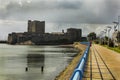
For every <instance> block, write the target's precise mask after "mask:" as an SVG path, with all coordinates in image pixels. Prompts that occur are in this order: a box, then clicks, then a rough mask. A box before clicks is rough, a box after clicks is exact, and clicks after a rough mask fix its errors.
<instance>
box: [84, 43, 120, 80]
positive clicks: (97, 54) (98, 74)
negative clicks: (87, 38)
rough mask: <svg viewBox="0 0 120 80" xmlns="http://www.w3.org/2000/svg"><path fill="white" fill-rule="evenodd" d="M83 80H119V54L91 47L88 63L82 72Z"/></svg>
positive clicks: (98, 46) (96, 46)
mask: <svg viewBox="0 0 120 80" xmlns="http://www.w3.org/2000/svg"><path fill="white" fill-rule="evenodd" d="M83 79H84V80H96V79H97V80H119V79H120V53H117V52H114V51H112V50H109V49H107V48H105V47H102V46H100V45H96V44H93V45H92V46H91V50H90V55H89V59H88V63H87V64H86V68H85V72H84V78H83Z"/></svg>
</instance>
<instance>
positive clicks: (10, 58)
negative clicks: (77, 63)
mask: <svg viewBox="0 0 120 80" xmlns="http://www.w3.org/2000/svg"><path fill="white" fill-rule="evenodd" d="M69 51H74V49H73V48H62V47H58V46H21V45H7V44H0V80H54V78H55V76H57V75H58V74H59V73H60V72H61V71H62V70H63V69H64V68H65V67H66V66H67V65H68V63H69V62H70V61H71V59H72V56H74V55H75V54H76V52H72V53H71V52H69Z"/></svg>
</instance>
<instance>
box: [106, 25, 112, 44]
mask: <svg viewBox="0 0 120 80" xmlns="http://www.w3.org/2000/svg"><path fill="white" fill-rule="evenodd" d="M107 28H108V45H109V42H110V38H109V37H110V36H109V34H110V30H111V29H112V27H111V26H107Z"/></svg>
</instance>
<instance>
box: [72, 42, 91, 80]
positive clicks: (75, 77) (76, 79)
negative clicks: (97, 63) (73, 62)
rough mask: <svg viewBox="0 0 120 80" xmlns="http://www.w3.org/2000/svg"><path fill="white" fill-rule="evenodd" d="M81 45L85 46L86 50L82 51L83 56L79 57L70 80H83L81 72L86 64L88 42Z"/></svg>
mask: <svg viewBox="0 0 120 80" xmlns="http://www.w3.org/2000/svg"><path fill="white" fill-rule="evenodd" d="M81 44H87V48H86V50H85V51H84V54H83V56H82V57H81V59H80V61H79V63H78V65H77V67H76V68H75V70H74V72H73V74H72V76H71V78H70V80H82V78H83V72H84V69H85V64H86V62H87V59H88V54H89V49H90V42H82V43H81Z"/></svg>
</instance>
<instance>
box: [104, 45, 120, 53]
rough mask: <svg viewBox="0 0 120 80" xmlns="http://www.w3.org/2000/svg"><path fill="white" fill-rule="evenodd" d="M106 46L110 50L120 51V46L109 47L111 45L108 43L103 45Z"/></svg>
mask: <svg viewBox="0 0 120 80" xmlns="http://www.w3.org/2000/svg"><path fill="white" fill-rule="evenodd" d="M103 46H104V47H107V48H108V49H110V50H113V51H115V52H118V53H120V48H119V47H109V46H107V45H103Z"/></svg>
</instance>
